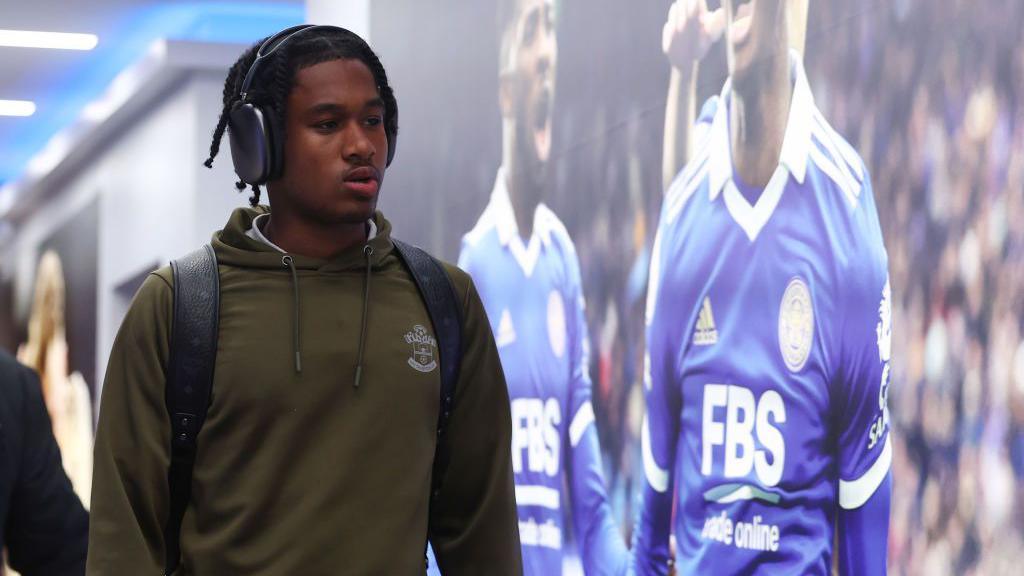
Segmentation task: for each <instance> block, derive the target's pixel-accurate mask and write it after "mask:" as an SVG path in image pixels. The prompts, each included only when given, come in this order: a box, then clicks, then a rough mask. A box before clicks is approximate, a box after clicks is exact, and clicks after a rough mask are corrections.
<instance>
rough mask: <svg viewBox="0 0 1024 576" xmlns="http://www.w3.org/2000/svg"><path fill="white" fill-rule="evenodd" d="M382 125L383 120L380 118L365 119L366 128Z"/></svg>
mask: <svg viewBox="0 0 1024 576" xmlns="http://www.w3.org/2000/svg"><path fill="white" fill-rule="evenodd" d="M383 123H384V119H383V118H381V117H380V116H370V117H369V118H367V119H366V125H367V126H380V125H381V124H383Z"/></svg>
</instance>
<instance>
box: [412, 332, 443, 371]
mask: <svg viewBox="0 0 1024 576" xmlns="http://www.w3.org/2000/svg"><path fill="white" fill-rule="evenodd" d="M405 341H406V342H407V343H409V344H412V356H411V357H410V358H409V366H412V367H413V368H415V369H416V370H419V371H420V372H430V371H432V370H433V369H434V368H437V361H436V360H434V351H435V350H437V340H434V337H433V336H431V335H430V333H428V332H427V329H426V328H424V327H423V326H421V325H419V324H417V325H415V326H413V328H412V331H411V332H406V333H405Z"/></svg>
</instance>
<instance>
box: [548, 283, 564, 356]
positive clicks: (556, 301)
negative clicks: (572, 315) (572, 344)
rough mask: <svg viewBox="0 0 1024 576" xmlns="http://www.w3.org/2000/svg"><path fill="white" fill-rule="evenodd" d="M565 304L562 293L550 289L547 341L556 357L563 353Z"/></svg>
mask: <svg viewBox="0 0 1024 576" xmlns="http://www.w3.org/2000/svg"><path fill="white" fill-rule="evenodd" d="M565 341H566V330H565V304H564V303H563V302H562V295H561V294H559V293H558V291H557V290H552V291H551V294H549V295H548V342H549V343H550V344H551V352H552V353H554V355H555V357H556V358H561V357H562V356H564V355H565Z"/></svg>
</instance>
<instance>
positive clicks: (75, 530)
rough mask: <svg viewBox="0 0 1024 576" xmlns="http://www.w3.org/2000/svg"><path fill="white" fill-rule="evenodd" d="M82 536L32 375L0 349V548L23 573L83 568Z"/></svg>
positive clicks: (83, 523) (85, 531)
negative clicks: (4, 550)
mask: <svg viewBox="0 0 1024 576" xmlns="http://www.w3.org/2000/svg"><path fill="white" fill-rule="evenodd" d="M88 536H89V516H88V514H86V512H85V509H84V508H83V507H82V503H81V501H79V499H78V496H76V495H75V493H74V491H73V490H72V488H71V481H70V480H68V476H67V474H65V473H64V468H63V467H62V466H61V463H60V450H59V449H58V448H57V440H56V439H55V438H54V436H53V428H52V426H51V425H50V417H49V415H48V414H47V411H46V404H45V403H44V402H43V389H42V386H40V384H39V377H38V376H37V375H36V373H35V372H33V371H32V370H31V369H29V368H28V367H26V366H22V365H21V364H18V363H17V362H16V361H15V360H14V358H12V357H11V356H10V355H9V354H7V353H6V352H4V351H3V350H0V551H2V550H3V549H4V547H5V546H6V549H7V559H8V561H9V562H10V566H11V568H13V569H15V570H18V571H19V572H21V573H22V574H24V575H25V576H34V575H37V574H39V575H47V576H48V575H53V576H75V575H80V574H84V573H85V552H86V548H87V545H88V544H87V539H88ZM3 565H4V563H3V560H2V559H0V572H3Z"/></svg>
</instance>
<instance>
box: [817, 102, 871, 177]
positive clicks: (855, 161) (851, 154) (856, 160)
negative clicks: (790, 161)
mask: <svg viewBox="0 0 1024 576" xmlns="http://www.w3.org/2000/svg"><path fill="white" fill-rule="evenodd" d="M814 119H815V123H816V124H817V125H819V126H821V128H822V129H824V131H825V132H826V133H828V134H829V137H830V138H829V139H830V140H831V141H832V143H833V144H835V147H836V148H838V150H839V153H840V154H841V155H842V157H843V160H844V161H845V162H846V164H847V165H848V166H849V167H850V169H851V170H852V171H853V175H854V176H855V177H856V178H857V180H858V181H860V182H863V181H864V172H863V170H861V159H860V156H859V155H858V154H857V151H856V150H854V148H853V146H851V145H850V143H849V142H847V141H846V139H845V138H843V137H842V135H841V134H839V132H837V131H836V129H835V128H833V127H832V125H831V124H829V123H828V120H826V119H825V117H824V116H822V114H821V111H820V110H817V109H815V111H814Z"/></svg>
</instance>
